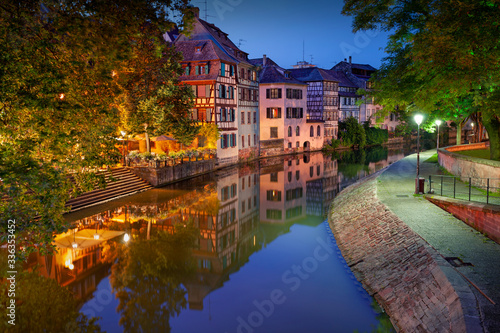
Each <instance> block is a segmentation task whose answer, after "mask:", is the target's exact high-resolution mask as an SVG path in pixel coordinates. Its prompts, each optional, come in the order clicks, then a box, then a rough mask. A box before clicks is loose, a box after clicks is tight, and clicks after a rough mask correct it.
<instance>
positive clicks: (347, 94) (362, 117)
mask: <svg viewBox="0 0 500 333" xmlns="http://www.w3.org/2000/svg"><path fill="white" fill-rule="evenodd" d="M376 71H377V69H376V68H374V67H373V66H371V65H367V64H357V63H353V62H352V58H351V57H349V61H347V60H344V61H341V62H339V63H338V64H336V65H335V66H333V67H332V68H331V70H330V72H332V73H333V74H334V75H337V77H339V78H342V79H343V81H344V82H341V83H339V86H340V88H339V96H340V109H341V112H340V113H341V116H340V117H339V118H340V120H344V119H345V118H348V117H349V116H354V117H356V118H357V119H358V121H359V122H360V123H363V122H366V121H368V122H370V126H378V127H380V128H383V129H387V130H389V132H393V131H394V130H395V128H396V126H397V125H398V124H399V120H398V119H397V117H396V115H395V114H393V113H391V114H390V115H388V116H384V117H383V120H381V118H382V116H381V115H380V114H379V111H380V110H382V106H381V105H377V104H374V103H373V98H370V97H364V96H360V95H357V94H356V91H357V90H358V89H365V90H368V91H369V90H370V89H371V82H369V80H370V77H371V76H372V75H373V74H374V73H375V72H376ZM354 87H355V88H354ZM343 97H344V99H343ZM359 99H362V100H363V103H361V104H360V105H359V106H357V107H354V106H352V102H354V103H357V101H358V100H359Z"/></svg>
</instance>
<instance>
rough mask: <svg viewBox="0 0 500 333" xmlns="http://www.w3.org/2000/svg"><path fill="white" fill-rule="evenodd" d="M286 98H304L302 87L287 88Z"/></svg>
mask: <svg viewBox="0 0 500 333" xmlns="http://www.w3.org/2000/svg"><path fill="white" fill-rule="evenodd" d="M286 98H289V99H302V89H290V88H287V90H286Z"/></svg>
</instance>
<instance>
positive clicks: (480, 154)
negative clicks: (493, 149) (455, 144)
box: [454, 148, 490, 160]
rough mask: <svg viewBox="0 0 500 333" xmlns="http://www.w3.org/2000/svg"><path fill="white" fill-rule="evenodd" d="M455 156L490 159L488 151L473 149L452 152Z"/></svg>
mask: <svg viewBox="0 0 500 333" xmlns="http://www.w3.org/2000/svg"><path fill="white" fill-rule="evenodd" d="M454 153H456V154H460V155H465V156H471V157H477V158H484V159H486V160H489V159H490V149H489V148H488V149H474V150H462V151H454Z"/></svg>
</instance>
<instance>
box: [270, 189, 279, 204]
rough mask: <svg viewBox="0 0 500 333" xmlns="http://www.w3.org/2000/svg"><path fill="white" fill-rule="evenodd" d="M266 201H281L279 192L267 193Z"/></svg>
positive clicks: (271, 191)
mask: <svg viewBox="0 0 500 333" xmlns="http://www.w3.org/2000/svg"><path fill="white" fill-rule="evenodd" d="M267 201H281V191H276V190H269V191H267Z"/></svg>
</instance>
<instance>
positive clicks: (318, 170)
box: [316, 165, 321, 176]
mask: <svg viewBox="0 0 500 333" xmlns="http://www.w3.org/2000/svg"><path fill="white" fill-rule="evenodd" d="M320 173H321V166H320V165H318V166H317V167H316V176H319V174H320Z"/></svg>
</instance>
